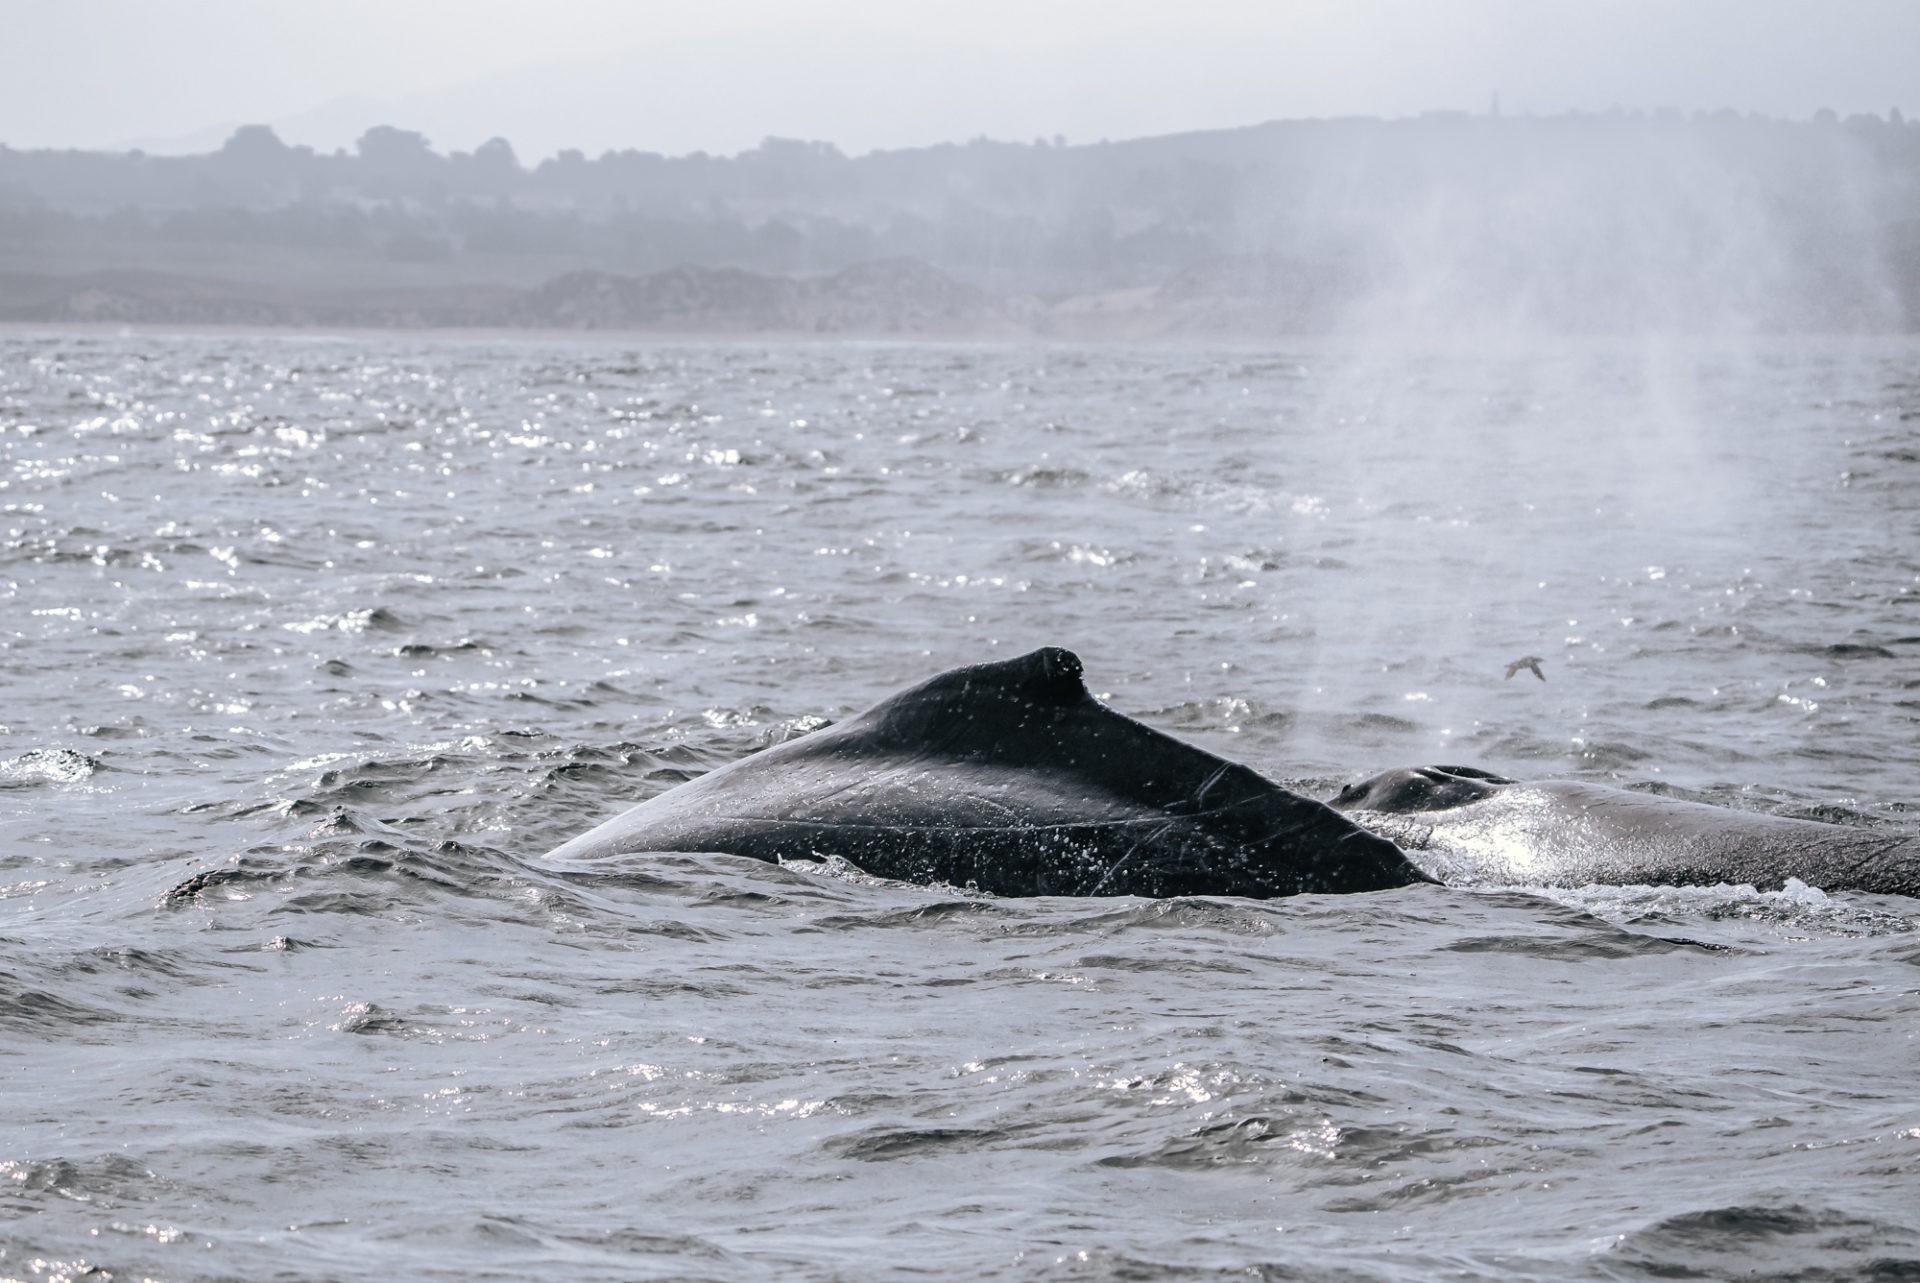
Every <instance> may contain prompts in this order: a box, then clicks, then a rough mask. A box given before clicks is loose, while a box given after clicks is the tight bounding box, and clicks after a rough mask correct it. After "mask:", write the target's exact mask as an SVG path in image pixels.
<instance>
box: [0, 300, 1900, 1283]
mask: <svg viewBox="0 0 1920 1283" xmlns="http://www.w3.org/2000/svg"><path fill="white" fill-rule="evenodd" d="M1916 368H1920V358H1916V356H1915V354H1914V353H1913V352H1912V351H1911V350H1910V349H1909V348H1907V347H1904V346H1898V345H1889V346H1886V347H1881V348H1872V349H1865V348H1863V349H1845V350H1833V349H1827V348H1819V347H1814V346H1808V347H1805V348H1794V347H1784V348H1777V349H1773V350H1769V351H1766V352H1758V353H1749V354H1744V355H1742V354H1734V355H1733V356H1729V355H1728V354H1726V353H1714V354H1706V355H1702V356H1700V357H1699V359H1698V360H1696V359H1695V358H1694V356H1693V355H1690V354H1689V353H1687V352H1686V351H1684V350H1679V351H1672V350H1663V351H1658V352H1650V351H1647V350H1644V349H1642V348H1625V347H1622V348H1611V349H1609V348H1565V349H1555V350H1551V351H1542V352H1534V353H1529V354H1498V353H1496V354H1492V355H1488V354H1484V353H1483V354H1464V353H1454V354H1450V355H1448V356H1446V357H1445V358H1444V359H1436V358H1434V357H1432V356H1431V355H1428V356H1423V357H1420V358H1419V359H1417V360H1415V359H1413V358H1406V359H1402V358H1400V357H1396V356H1394V355H1392V354H1385V355H1383V354H1377V353H1376V354H1370V355H1357V354H1342V353H1333V352H1317V351H1301V352H1297V353H1283V354H1278V355H1274V354H1267V355H1264V356H1263V355H1261V354H1257V353H1248V352H1245V351H1240V352H1220V353H1207V352H1201V351H1187V352H1148V351H1128V350H1124V349H1109V350H1100V351H1086V352H1047V351H1039V352H1021V351H1013V350H998V349H971V348H933V347H911V346H905V347H901V346H872V347H852V346H833V347H817V348H809V347H791V348H781V349H776V350H767V349H760V348H753V347H746V346H740V347H727V346H708V347H682V348H662V349H648V350H629V349H625V348H621V347H618V346H611V345H609V346H600V347H596V346H589V345H566V344H560V343H533V342H527V343H510V342H498V343H479V342H475V343H444V344H434V343H411V342H408V341H403V340H380V341H371V342H365V343H361V342H351V343H350V342H344V341H342V342H333V341H327V340H320V339H313V338H278V339H238V338H224V339H186V338H182V339H167V340H155V339H137V340H136V339H124V340H123V339H113V338H74V337H52V338H45V339H39V338H30V337H15V338H12V339H8V340H6V341H5V342H4V343H3V344H0V405H5V406H6V407H7V408H8V411H9V413H8V416H7V419H6V424H7V427H6V429H5V431H4V432H0V465H3V466H4V471H0V567H4V572H5V579H4V592H5V593H6V597H5V601H6V606H7V609H6V612H5V613H4V615H0V650H3V651H4V661H5V663H4V667H3V668H0V674H4V675H3V676H0V681H4V683H5V685H4V690H5V696H6V698H5V702H4V704H0V941H4V943H5V948H4V951H0V1054H3V1055H4V1061H5V1066H6V1073H5V1084H4V1086H3V1087H0V1122H3V1123H4V1129H3V1130H0V1274H4V1275H6V1276H8V1277H21V1278H31V1279H35V1280H51V1279H53V1278H55V1277H60V1276H66V1277H81V1276H84V1274H85V1271H86V1270H88V1269H102V1270H107V1271H110V1272H112V1274H113V1275H114V1276H115V1277H120V1278H133V1277H141V1276H143V1275H144V1276H148V1277H153V1278H159V1279H195V1278H208V1277H224V1278H243V1277H244V1278H255V1277H326V1278H343V1279H345V1278H369V1279H371V1278H388V1277H393V1276H395V1275H421V1276H439V1277H449V1278H452V1277H457V1278H463V1279H465V1278H474V1279H487V1278H503V1279H504V1278H521V1277H527V1276H530V1275H542V1276H545V1275H560V1276H567V1277H576V1278H581V1279H609V1280H614V1279H621V1280H625V1279H633V1278H687V1277H694V1278H761V1277H764V1278H769V1279H771V1278H780V1279H787V1278H819V1279H830V1278H832V1279H837V1278H873V1277H895V1276H903V1275H907V1274H925V1273H938V1274H946V1275H953V1276H957V1277H989V1278H1027V1277H1035V1276H1044V1277H1050V1278H1067V1279H1076V1278H1088V1279H1093V1278H1112V1277H1142V1278H1148V1277H1150V1278H1196V1279H1197V1278H1219V1277H1224V1276H1229V1275H1231V1276H1234V1277H1271V1278H1287V1277H1299V1278H1314V1279H1355V1280H1359V1279H1365V1280H1424V1279H1428V1278H1435V1277H1460V1278H1485V1279H1495V1278H1498V1279H1512V1278H1538V1279H1556V1280H1558V1279H1567V1278H1590V1279H1622V1278H1656V1277H1658V1278H1669V1277H1679V1276H1720V1275H1723V1274H1729V1273H1751V1274H1752V1275H1753V1276H1754V1277H1760V1278H1782V1279H1784V1278H1789V1277H1792V1278H1833V1279H1839V1278H1863V1277H1866V1278H1870V1277H1884V1278H1897V1277H1911V1276H1913V1275H1914V1274H1916V1273H1920V1243H1916V1241H1915V1232H1914V1230H1913V1228H1912V1227H1913V1217H1912V1206H1913V1204H1912V1197H1911V1183H1912V1182H1911V1176H1912V1172H1913V1169H1914V1164H1915V1163H1916V1161H1920V1115H1914V1114H1913V1113H1912V1100H1913V1098H1912V1090H1911V1086H1912V1065H1911V1054H1910V1053H1911V1049H1910V1048H1909V1047H1907V1046H1906V1043H1905V1042H1904V1041H1903V1039H1902V1036H1901V1034H1900V1031H1901V1030H1904V1029H1906V1028H1909V1027H1911V1026H1912V1024H1913V1022H1914V1019H1915V1016H1916V1011H1915V999H1914V996H1913V995H1914V991H1915V985H1914V975H1915V971H1914V968H1915V967H1916V965H1920V948H1917V947H1916V945H1915V941H1916V939H1920V907H1916V905H1915V904H1914V903H1913V902H1912V901H1907V900H1902V899H1899V898H1896V897H1869V896H1846V895H1832V896H1829V895H1827V894H1825V893H1824V892H1822V891H1821V890H1819V889H1818V888H1810V887H1805V886H1801V885H1798V884H1793V885H1790V886H1789V887H1788V888H1787V889H1786V890H1784V891H1780V892H1774V893H1759V892H1755V891H1754V890H1752V889H1751V888H1737V887H1718V888H1690V889H1676V888H1663V887H1626V888H1599V887H1589V888H1579V889H1555V890H1548V889H1544V888H1514V889H1506V890H1489V891H1463V890H1447V889H1444V888H1438V887H1413V888H1407V889H1404V890H1401V891H1396V892H1390V893H1384V894H1377V895H1368V896H1355V897H1312V896H1307V897H1299V898H1296V899H1292V900H1287V901H1278V902H1265V903H1262V902H1253V901H1233V900H1205V899H1188V900H1167V901H1138V900H1074V899H1036V900H1020V901H1015V900H999V899H993V898H990V897H985V896H981V895H979V894H977V893H972V892H968V891H965V890H962V889H956V888H949V887H917V886H903V885H900V884H896V883H891V882H886V881H884V880H881V879H876V878H871V877H868V876H866V875H865V874H863V873H862V872H860V871H859V870H858V869H856V868H853V867H851V866H849V865H847V864H845V862H844V861H841V860H838V859H835V858H824V859H822V860H819V861H799V862H794V863H792V864H789V865H786V866H776V865H765V864H759V863H756V862H753V861H748V860H742V859H737V858H733V857H727V856H711V855H700V854H697V853H688V854H684V855H667V856H651V857H646V858H644V859H642V858H624V859H617V860H610V861H601V862H596V863H594V864H592V865H590V866H584V867H574V868H549V867H543V866H542V865H540V864H539V863H538V862H537V860H536V859H535V857H537V856H538V855H539V854H540V853H542V852H543V851H545V850H547V849H549V848H551V847H552V846H554V845H557V844H558V843H559V842H561V841H562V840H564V839H565V838H567V837H570V836H572V835H573V834H575V833H577V832H579V831H580V830H582V829H584V828H585V827H587V826H588V825H590V824H592V823H593V822H595V821H597V820H599V819H601V818H604V817H605V816H607V815H609V814H612V813H614V812H615V811H617V810H619V809H621V808H623V807H624V806H626V805H629V804H631V803H632V802H634V801H637V800H639V799H641V798H644V797H647V796H651V795H653V794H655V793H658V792H661V791H664V790H665V789H667V788H670V787H672V786H673V785H674V784H676V783H679V782H682V781H684V780H686V779H690V778H693V777H694V776H697V775H699V774H701V773H702V772H705V771H707V770H711V769H713V768H714V767H716V766H719V765H721V764H723V763H725V762H728V761H731V760H734V759H735V758H737V757H739V756H741V755H744V754H747V753H751V752H754V751H757V750H759V749H761V748H764V747H766V746H768V745H770V744H774V743H779V742H781V741H783V740H785V739H787V738H790V737H792V736H794V735H797V734H804V733H806V732H807V731H808V730H811V729H817V728H818V727H820V726H823V725H826V724H830V723H831V722H833V721H835V720H838V719H840V718H842V717H845V716H847V715H848V714H849V713H851V712H854V711H856V710H857V709H858V708H860V707H862V706H863V705H864V704H866V703H867V702H869V701H870V700H872V699H874V698H877V697H878V696H880V695H883V694H885V693H887V692H889V691H890V690H893V689H895V688H897V687H899V686H901V685H904V684H905V683H907V682H909V681H912V680H914V679H916V678H918V677H921V676H924V675H926V674H927V673H930V672H932V671H935V670H937V669H939V668H942V667H945V666H948V665H951V664H956V663H962V662H970V661H974V660H978V659H980V658H983V657H989V656H991V655H993V654H995V653H1010V652H1011V651H1014V650H1018V649H1024V648H1026V647H1028V646H1031V645H1035V644H1040V643H1054V644H1063V645H1069V646H1073V647H1074V648H1075V649H1077V650H1078V651H1079V652H1080V653H1081V654H1082V656H1083V657H1084V658H1085V660H1086V662H1087V666H1088V677H1089V680H1090V682H1091V683H1092V685H1093V688H1094V689H1095V690H1096V691H1099V692H1100V693H1101V694H1102V696H1103V697H1104V698H1106V699H1108V700H1109V701H1110V702H1111V703H1112V704H1113V705H1114V706H1115V707H1117V708H1120V709H1122V710H1123V711H1126V712H1128V713H1130V714H1133V715H1136V716H1140V717H1143V718H1145V719H1146V720H1148V721H1149V722H1152V723H1153V724H1155V725H1158V726H1161V727H1162V728H1164V729H1167V730H1169V731H1172V732H1174V733H1177V734H1180V735H1182V736H1184V737H1186V738H1189V739H1192V740H1194V741H1195V742H1197V743H1200V744H1202V745H1204V746H1205V747H1207V748H1209V749H1212V750H1214V751H1218V752H1222V753H1225V754H1227V755H1229V756H1232V757H1235V758H1238V759H1240V760H1244V761H1247V762H1249V763H1250V764H1252V765H1254V766H1256V767H1258V768H1260V769H1263V770H1265V771H1267V772H1269V773H1271V774H1272V775H1274V776H1275V777H1276V778H1280V779H1283V780H1285V781H1288V782H1289V783H1291V784H1293V785H1294V786H1296V787H1299V788H1301V789H1302V790H1304V791H1307V792H1311V793H1313V794H1315V795H1318V796H1326V795H1330V794H1331V793H1332V792H1334V791H1335V790H1336V789H1337V788H1338V787H1339V786H1340V785H1341V784H1343V783H1345V782H1348V781H1350V780H1352V779H1354V778H1356V777H1358V776H1361V775H1364V774H1368V773H1371V772H1373V771H1374V770H1377V769H1379V768H1382V767H1385V766H1388V765H1393V764H1398V763H1404V762H1420V761H1465V762H1471V763H1478V764H1482V765H1486V766H1490V767H1493V768H1495V769H1499V770H1502V771H1505V772H1508V773H1511V774H1516V775H1529V774H1537V775H1545V774H1554V775H1567V776H1574V777H1581V778H1589V779H1595V780H1602V781H1606V782H1610V783H1613V784H1616V785H1620V786H1624V787H1631V788H1637V789H1642V790H1646V791H1649V792H1654V793H1659V794H1663V795H1666V796H1673V797H1679V798H1684V799H1687V800H1693V801H1706V802H1712V803H1716V804H1719V805H1725V806H1732V807H1737V808H1742V809H1748V810H1755V811H1762V812H1769V813H1777V814H1787V815H1795V816H1799V817H1802V818H1813V819H1820V820H1825V821H1828V822H1833V823H1842V824H1849V825H1857V826H1864V827H1870V828H1875V829H1878V830H1884V831H1887V832H1890V833H1907V832H1913V831H1915V825H1916V823H1917V822H1916V820H1915V815H1916V813H1917V811H1916V808H1920V796H1917V795H1916V792H1915V780H1916V778H1917V777H1916V759H1915V756H1914V752H1913V742H1914V741H1913V728H1914V720H1913V706H1914V703H1915V701H1914V698H1913V694H1912V689H1911V688H1912V684H1913V681H1914V679H1913V677H1912V676H1911V674H1910V673H1909V672H1908V668H1909V667H1910V665H1909V664H1907V662H1906V661H1907V660H1908V659H1911V658H1912V655H1911V654H1910V653H1909V652H1912V651H1914V646H1915V643H1914V629H1913V624H1912V618H1911V616H1912V608H1913V605H1914V602H1915V599H1916V593H1917V592H1920V562H1916V548H1915V546H1914V542H1913V535H1912V532H1913V531H1914V530H1915V529H1920V525H1916V517H1920V512H1916V508H1915V504H1916V502H1920V500H1917V499H1916V496H1920V472H1915V471H1914V470H1913V467H1914V463H1913V458H1912V457H1910V456H1911V455H1912V454H1913V449H1912V447H1913V442H1912V441H1911V440H1910V439H1909V438H1910V437H1911V435H1912V433H1911V431H1910V429H1911V426H1912V425H1911V424H1908V423H1907V422H1906V421H1905V420H1903V419H1902V418H1900V414H1901V413H1903V410H1902V407H1903V406H1905V405H1906V402H1904V401H1902V400H1900V398H1901V397H1904V396H1907V395H1908V393H1907V392H1905V391H1902V390H1900V389H1902V388H1905V387H1908V386H1910V385H1911V384H1912V382H1913V381H1914V379H1915V377H1916V376H1915V370H1916ZM1436 371H1440V372H1443V373H1444V375H1445V377H1444V378H1440V377H1439V375H1438V374H1436ZM1242 388H1245V389H1247V390H1246V392H1245V393H1244V394H1243V392H1242V391H1241V389H1242ZM802 421H804V426H801V425H802ZM1709 482H1710V484H1709ZM1522 654H1536V655H1540V656H1542V657H1544V659H1545V665H1544V670H1545V673H1546V677H1547V680H1546V681H1545V682H1537V681H1535V680H1533V679H1532V678H1531V677H1530V676H1527V675H1526V674H1522V675H1521V677H1520V678H1518V679H1516V680H1514V681H1511V682H1510V681H1507V680H1505V679H1504V677H1503V675H1502V674H1503V670H1504V667H1505V664H1506V663H1507V662H1508V661H1510V660H1511V659H1513V658H1514V657H1515V656H1517V655H1522Z"/></svg>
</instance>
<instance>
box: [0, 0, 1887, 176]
mask: <svg viewBox="0 0 1920 1283" xmlns="http://www.w3.org/2000/svg"><path fill="white" fill-rule="evenodd" d="M0 23H4V31H5V35H4V37H3V38H0V142H3V143H6V144H7V145H10V146H13V147H88V148H105V147H122V148H123V147H127V146H133V145H138V146H144V147H146V148H148V149H149V150H155V151H182V150H192V151H198V150H206V149H209V148H211V147H213V146H217V145H218V143H219V141H220V140H221V139H222V138H224V137H225V135H226V134H227V133H228V132H230V131H231V130H232V128H233V127H234V126H236V125H239V124H244V123H252V122H259V123H267V124H272V125H273V126H274V127H275V128H276V129H278V130H279V132H280V134H281V136H282V137H283V138H285V139H287V140H288V141H289V142H294V143H307V144H311V145H313V146H316V147H320V148H322V149H327V150H330V149H332V148H334V147H341V146H351V145H352V141H353V139H354V138H355V137H357V136H358V135H359V133H360V132H361V131H363V130H364V129H365V128H367V127H368V126H369V125H372V124H393V125H398V126H401V127H403V128H410V129H418V130H421V131H422V132H424V133H426V134H427V136H428V137H429V139H431V140H432V142H433V143H434V145H435V146H436V147H438V148H440V149H442V150H452V149H456V148H459V149H465V148H471V147H473V146H475V145H476V144H478V143H480V142H482V141H484V140H485V139H487V138H489V137H492V136H494V135H500V136H504V137H506V138H507V139H509V140H510V141H511V142H512V143H513V144H514V146H515V148H516V150H517V151H518V152H519V154H520V155H521V157H522V158H523V159H529V160H531V159H537V158H539V157H542V156H545V155H550V154H552V153H553V152H554V151H556V150H558V149H560V148H563V147H577V148H580V149H581V150H583V151H585V152H587V153H588V154H590V155H592V154H597V153H599V152H601V151H604V150H607V149H617V148H625V147H636V148H640V149H642V150H647V151H660V152H668V153H680V152H686V151H692V150H707V151H713V152H723V153H731V152H735V151H739V150H741V149H743V148H746V147H751V146H753V145H754V144H755V143H756V142H758V141H759V139H760V138H762V137H763V136H766V135H769V134H775V135H781V136H785V137H798V138H815V139H824V140H827V141H830V142H833V143H836V144H838V145H839V146H840V147H842V148H843V149H844V150H846V151H849V152H852V153H860V152H864V151H868V150H871V149H873V148H876V147H900V146H916V145H922V144H926V143H933V142H940V141H947V140H964V139H967V138H972V137H975V136H978V135H981V134H985V135H987V136H989V137H995V138H1013V139H1022V140H1024V139H1028V138H1033V137H1036V136H1048V137H1051V136H1053V135H1056V134H1064V135H1066V136H1067V137H1068V139H1069V140H1070V141H1076V142H1084V141H1091V140H1093V139H1096V138H1100V137H1112V138H1123V137H1135V136H1140V135H1146V134H1159V133H1171V132H1176V131H1180V130H1187V129H1201V128H1216V127H1224V126H1233V125H1243V124H1252V123H1255V122H1257V121H1262V120H1271V119H1276V118H1283V117H1300V116H1330V115H1376V116H1405V115H1414V114H1417V113H1419V112H1422V111H1428V110H1448V109H1453V110H1469V111H1476V112H1479V111H1485V110H1487V109H1488V107H1489V105H1490V104H1491V102H1492V100H1493V95H1495V94H1496V93H1497V94H1498V95H1499V98H1500V103H1501V106H1502V108H1503V110H1505V111H1506V112H1508V113H1525V112H1532V113H1554V112H1560V111H1566V110H1603V109H1605V108H1607V107H1610V106H1615V105H1618V106H1623V107H1628V108H1644V109H1655V108H1660V107H1676V108H1679V109H1681V110H1686V111H1691V110H1695V109H1703V108H1705V109H1711V108H1720V107H1731V108H1734V109H1736V110H1739V111H1758V112H1762V113H1766V114H1768V115H1776V116H1789V117H1805V116H1807V115H1810V114H1811V113H1812V112H1814V111H1815V110H1817V109H1819V108H1821V107H1828V108H1832V109H1833V110H1835V111H1838V112H1840V113H1841V114H1842V115H1847V114H1851V113H1854V112H1863V111H1872V112H1876V113H1880V114H1885V113H1886V112H1887V110H1888V109H1889V108H1891V107H1895V106H1898V107H1901V108H1902V109H1904V110H1905V111H1907V112H1908V113H1909V114H1913V113H1915V112H1920V0H1584V2H1575V0H1264V2H1263V3H1260V2H1254V0H968V2H967V3H964V4H960V3H939V2H929V0H921V2H917V3H916V2H915V0H819V2H817V3H814V4H811V5H805V6H802V5H795V4H792V3H791V2H790V0H700V2H699V3H689V2H688V0H675V2H674V3H655V2H653V0H624V2H623V0H538V2H537V3H536V2H534V0H306V2H304V3H296V2H293V0H0Z"/></svg>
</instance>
